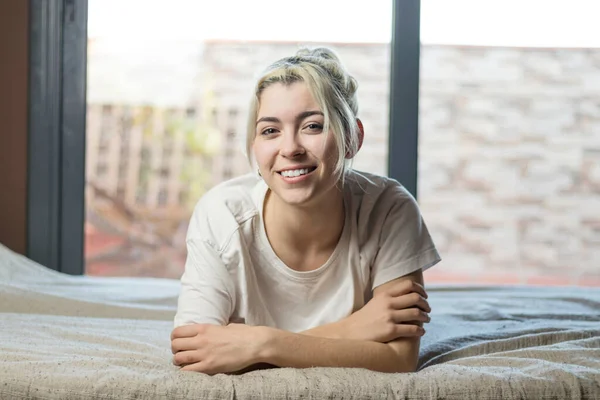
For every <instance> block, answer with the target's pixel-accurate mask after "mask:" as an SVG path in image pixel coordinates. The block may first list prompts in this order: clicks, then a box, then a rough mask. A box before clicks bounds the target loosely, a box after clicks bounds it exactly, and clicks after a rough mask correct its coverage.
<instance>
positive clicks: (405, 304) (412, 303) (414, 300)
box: [391, 293, 431, 312]
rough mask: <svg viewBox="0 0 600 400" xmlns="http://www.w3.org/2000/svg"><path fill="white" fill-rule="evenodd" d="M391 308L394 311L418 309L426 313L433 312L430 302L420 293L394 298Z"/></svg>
mask: <svg viewBox="0 0 600 400" xmlns="http://www.w3.org/2000/svg"><path fill="white" fill-rule="evenodd" d="M391 306H392V308H393V309H394V310H402V309H405V308H409V307H418V308H420V309H421V310H423V311H425V312H431V307H430V306H429V302H428V301H427V300H426V299H425V298H424V297H423V296H421V295H420V294H419V293H409V294H405V295H403V296H398V297H393V298H392V300H391Z"/></svg>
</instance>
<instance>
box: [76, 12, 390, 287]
mask: <svg viewBox="0 0 600 400" xmlns="http://www.w3.org/2000/svg"><path fill="white" fill-rule="evenodd" d="M391 7H392V3H391V1H390V0H376V1H372V2H370V3H369V7H368V8H364V7H348V6H347V2H343V1H339V0H336V1H327V2H322V1H316V0H310V1H305V2H303V4H302V7H295V8H294V12H293V13H291V14H290V13H288V12H283V11H282V8H281V3H280V2H276V1H272V0H259V1H252V2H247V1H242V0H238V1H219V2H201V1H196V0H189V1H182V0H180V1H175V0H173V1H169V2H166V1H164V2H155V1H140V0H89V29H88V36H89V38H88V99H87V101H88V115H87V150H86V157H87V158H86V164H87V172H86V175H87V186H86V207H87V208H86V210H87V211H86V214H87V215H86V225H85V234H86V247H85V254H86V273H87V274H90V275H105V276H154V277H169V278H179V277H180V275H181V273H182V271H183V264H184V260H185V233H186V230H187V224H188V221H189V217H190V215H191V212H192V208H193V206H194V205H195V203H196V202H197V200H198V199H199V197H200V196H201V195H202V194H203V193H204V192H205V191H206V190H208V189H209V188H211V187H212V186H214V185H215V184H217V183H219V182H221V181H223V180H226V179H229V178H232V177H234V176H238V175H241V174H244V173H248V172H250V167H249V165H248V162H247V161H246V157H245V154H244V138H245V131H244V125H245V119H246V114H247V103H248V101H249V99H250V95H251V89H252V86H253V84H254V76H255V75H256V73H257V72H259V71H260V70H261V69H262V68H265V67H266V66H267V65H268V64H269V63H271V62H273V61H275V60H276V59H278V58H281V57H284V56H288V55H292V54H294V53H295V51H296V50H297V49H298V47H299V46H302V45H305V46H310V47H316V46H328V47H331V48H333V49H334V50H335V51H337V53H338V54H339V56H340V57H341V59H342V61H343V62H344V63H345V64H346V66H347V68H348V70H349V71H350V73H351V74H353V75H354V76H355V77H356V78H357V80H358V82H359V89H358V96H359V103H360V112H359V117H360V118H361V119H362V121H363V124H364V126H365V130H366V132H367V133H366V135H367V136H366V139H365V142H364V145H363V148H362V150H361V151H360V153H359V155H358V157H357V158H356V160H355V163H354V167H355V168H356V169H359V170H365V171H369V172H375V173H380V174H385V173H386V172H387V139H388V137H387V131H388V91H389V89H388V86H389V59H390V41H391V11H392V9H391ZM232 10H235V12H232ZM315 10H318V15H316V14H315ZM340 10H344V18H333V19H329V20H327V26H326V29H320V28H319V29H318V28H315V24H316V23H318V21H321V20H322V19H321V18H320V17H319V16H320V15H336V14H338V13H339V12H340ZM365 27H368V29H366V28H365Z"/></svg>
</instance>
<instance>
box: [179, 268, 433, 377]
mask: <svg viewBox="0 0 600 400" xmlns="http://www.w3.org/2000/svg"><path fill="white" fill-rule="evenodd" d="M406 280H408V281H412V280H414V281H415V282H417V283H419V281H420V282H422V274H421V273H420V272H418V273H414V274H411V275H408V276H405V277H402V278H398V279H397V280H394V281H391V282H388V283H386V284H384V285H381V286H380V287H378V288H376V290H375V292H376V293H375V297H377V299H385V298H386V296H390V297H392V296H391V294H394V293H397V291H399V290H405V288H406V287H409V286H410V285H407V282H404V283H402V282H403V281H406ZM411 295H412V293H411V294H409V295H408V296H411ZM375 297H374V299H375ZM406 297H407V295H405V296H400V297H398V298H397V299H399V300H401V301H402V299H403V298H406ZM365 307H366V306H365ZM427 307H428V305H427ZM360 311H367V312H363V315H366V316H368V315H370V313H369V312H368V310H365V308H363V309H362V310H360ZM360 311H358V312H357V313H355V314H356V315H358V313H359V312H360ZM396 311H400V312H407V311H408V312H414V311H417V313H422V311H420V310H415V309H411V310H396ZM355 314H353V315H355ZM403 318H404V317H403ZM347 321H350V322H352V320H350V317H349V318H348V319H347ZM356 321H361V323H362V322H364V321H367V320H365V319H362V317H361V319H356V320H354V324H355V326H356V328H357V329H355V330H354V331H353V332H352V334H354V335H359V334H360V332H363V331H366V329H365V328H368V326H364V325H360V324H357V322H356ZM419 324H420V323H419V322H417V321H416V319H415V321H414V322H411V324H410V325H406V326H412V327H415V325H419ZM385 325H386V324H385V323H383V324H378V326H385ZM387 325H389V326H400V325H403V324H396V323H395V322H392V323H391V324H390V323H387ZM331 326H333V325H331ZM338 326H343V327H344V328H346V329H348V333H350V331H352V324H350V323H349V322H347V323H346V324H343V325H338ZM371 327H372V328H373V327H375V326H374V325H371ZM327 329H330V328H327ZM411 329H414V328H411ZM390 332H391V331H390ZM390 332H388V334H391V336H392V337H395V336H394V334H393V332H391V333H390ZM313 333H314V332H313ZM348 333H347V334H348ZM338 334H339V333H338ZM347 334H345V335H347ZM171 339H172V351H173V354H175V356H174V362H175V364H176V365H180V366H183V369H184V370H187V371H198V372H204V373H207V374H216V373H228V372H235V371H240V370H244V369H246V370H248V367H250V366H252V365H256V364H263V365H264V364H268V365H273V366H278V367H293V368H307V367H354V368H367V369H371V370H374V371H382V372H414V371H415V369H416V366H417V361H418V353H419V342H420V340H419V337H418V336H417V337H403V338H399V339H395V340H392V341H390V342H388V343H379V342H376V341H370V340H359V339H332V338H323V337H316V336H310V335H307V334H306V333H300V334H297V333H291V332H286V331H283V330H280V329H275V328H268V327H262V326H247V325H243V324H230V325H227V326H216V325H201V324H198V325H192V326H183V327H179V328H177V329H175V330H174V331H173V335H172V338H171ZM250 369H254V368H252V367H250Z"/></svg>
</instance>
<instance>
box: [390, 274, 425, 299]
mask: <svg viewBox="0 0 600 400" xmlns="http://www.w3.org/2000/svg"><path fill="white" fill-rule="evenodd" d="M413 292H415V293H419V295H421V297H424V298H427V292H426V291H425V288H424V287H423V285H421V284H419V283H417V282H414V281H411V280H410V279H407V280H404V281H401V282H398V283H397V284H394V285H393V286H392V287H391V288H390V290H389V291H388V292H387V293H388V294H389V295H390V296H392V297H397V296H402V295H405V294H408V293H413Z"/></svg>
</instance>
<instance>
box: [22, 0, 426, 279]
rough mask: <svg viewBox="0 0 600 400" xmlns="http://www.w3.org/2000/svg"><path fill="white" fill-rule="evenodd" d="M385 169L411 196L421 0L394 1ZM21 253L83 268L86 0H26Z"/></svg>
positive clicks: (58, 266)
mask: <svg viewBox="0 0 600 400" xmlns="http://www.w3.org/2000/svg"><path fill="white" fill-rule="evenodd" d="M392 1H393V8H392V9H393V12H392V14H393V15H392V21H391V23H392V42H391V47H392V48H391V66H390V67H391V71H390V98H389V102H390V103H389V104H390V107H389V110H390V111H389V147H388V175H389V176H390V177H392V178H394V179H397V180H398V181H400V182H401V183H402V184H403V185H404V186H405V187H406V188H407V189H408V191H410V192H411V193H412V194H413V196H415V197H417V163H418V119H419V63H420V32H419V30H420V0H392ZM29 3H30V26H29V33H30V61H29V66H30V68H29V117H28V119H29V133H28V134H29V137H28V143H29V148H28V153H29V161H28V163H29V164H28V191H29V192H28V204H27V256H28V257H29V258H31V259H32V260H34V261H37V262H39V263H40V264H42V265H45V266H47V267H49V268H52V269H54V270H57V271H60V272H64V273H67V274H72V275H81V274H84V273H85V260H84V239H85V238H84V223H85V126H86V85H87V82H86V79H87V76H86V62H87V9H88V1H87V0H29Z"/></svg>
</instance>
